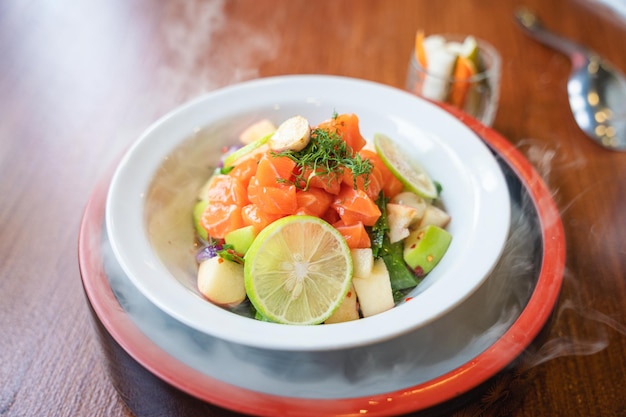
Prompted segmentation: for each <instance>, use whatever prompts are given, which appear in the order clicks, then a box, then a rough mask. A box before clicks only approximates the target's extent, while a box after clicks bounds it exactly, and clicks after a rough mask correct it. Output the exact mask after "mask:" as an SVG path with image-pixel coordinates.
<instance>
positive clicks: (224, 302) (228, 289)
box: [197, 256, 246, 307]
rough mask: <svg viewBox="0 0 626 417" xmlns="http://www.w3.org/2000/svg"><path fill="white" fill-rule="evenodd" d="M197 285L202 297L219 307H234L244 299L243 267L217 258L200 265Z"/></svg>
mask: <svg viewBox="0 0 626 417" xmlns="http://www.w3.org/2000/svg"><path fill="white" fill-rule="evenodd" d="M197 284H198V290H199V291H200V292H201V293H202V295H204V296H205V297H206V298H207V299H208V300H209V301H211V302H212V303H214V304H217V305H220V306H227V307H234V306H236V305H238V304H240V303H241V302H242V301H243V300H245V299H246V288H245V284H244V276H243V265H241V264H238V263H236V262H231V261H227V260H225V259H223V258H221V257H219V256H215V257H213V258H210V259H207V260H206V261H203V262H202V263H201V264H200V266H199V268H198V282H197Z"/></svg>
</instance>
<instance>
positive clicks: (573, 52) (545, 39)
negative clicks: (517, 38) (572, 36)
mask: <svg viewBox="0 0 626 417" xmlns="http://www.w3.org/2000/svg"><path fill="white" fill-rule="evenodd" d="M515 18H516V20H517V22H518V23H519V24H520V26H521V27H522V28H523V29H525V31H526V33H527V34H528V35H530V36H531V37H533V38H534V39H535V40H538V41H539V42H541V43H543V44H544V45H547V46H550V47H551V48H553V49H556V50H557V51H559V52H562V53H564V54H566V55H567V56H568V57H569V58H570V60H571V61H572V63H573V64H574V66H576V67H577V66H579V65H584V63H585V62H586V61H587V59H586V57H587V55H589V51H588V50H587V49H586V48H585V47H583V46H581V45H579V44H577V43H575V42H573V41H571V40H569V39H566V38H563V37H561V36H559V35H555V34H554V33H552V32H549V31H548V30H546V29H545V28H544V27H543V25H542V24H541V22H540V21H539V19H538V18H537V16H535V15H534V14H533V13H532V12H531V11H529V10H527V9H523V8H522V9H519V10H517V11H516V12H515Z"/></svg>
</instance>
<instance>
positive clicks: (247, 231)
mask: <svg viewBox="0 0 626 417" xmlns="http://www.w3.org/2000/svg"><path fill="white" fill-rule="evenodd" d="M256 235H257V233H256V232H255V231H254V227H252V226H245V227H242V228H240V229H235V230H233V231H231V232H228V233H227V234H226V236H224V241H225V242H226V244H227V245H232V246H233V249H234V250H235V251H236V252H237V253H240V254H242V255H245V254H246V252H248V249H249V248H250V245H252V241H254V238H255V237H256Z"/></svg>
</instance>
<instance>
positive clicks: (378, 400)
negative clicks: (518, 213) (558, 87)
mask: <svg viewBox="0 0 626 417" xmlns="http://www.w3.org/2000/svg"><path fill="white" fill-rule="evenodd" d="M447 110H448V111H450V112H452V113H453V114H454V115H455V116H456V117H457V118H458V119H459V120H461V121H462V122H463V123H465V124H466V125H467V126H469V127H470V128H471V129H472V130H474V132H476V133H477V134H478V135H479V136H480V137H482V139H483V140H484V141H485V142H486V143H487V144H488V145H489V146H490V147H491V148H492V149H493V150H494V151H495V152H496V153H498V154H499V155H500V156H501V157H502V158H503V159H504V160H505V161H506V162H507V163H508V164H509V165H510V166H511V167H512V168H513V170H514V171H515V172H516V173H517V175H518V176H519V177H520V179H521V180H522V182H523V184H524V186H525V187H526V188H527V190H528V192H529V194H530V197H531V198H532V200H533V203H534V204H535V207H536V209H537V212H538V215H539V222H540V225H541V230H542V240H543V244H544V249H543V250H544V253H549V254H550V255H551V256H550V257H544V259H543V264H542V268H541V272H540V276H539V280H538V285H537V287H536V288H535V290H534V293H533V295H532V296H531V299H530V300H529V302H528V304H527V305H526V307H525V308H524V310H523V311H522V313H521V314H520V316H519V317H518V319H517V320H516V321H515V323H514V324H513V325H512V326H511V328H510V329H509V330H508V331H507V332H506V333H505V334H504V335H503V336H502V337H501V338H500V339H499V340H498V341H497V342H495V343H494V344H493V345H491V346H490V347H489V348H488V349H487V350H485V351H484V352H483V353H481V354H480V355H478V356H477V357H476V358H474V359H473V360H471V361H470V362H468V363H466V364H464V365H462V366H460V367H458V368H456V369H454V370H452V371H450V372H448V373H446V374H444V375H442V376H440V377H438V378H435V379H432V380H430V381H428V382H425V383H422V384H419V385H416V386H413V387H409V388H405V389H402V390H398V391H394V392H389V393H384V394H379V395H374V396H367V397H356V398H346V399H327V400H325V399H306V398H304V399H303V398H291V397H280V396H276V395H271V394H264V393H259V392H256V391H251V390H248V389H244V388H240V387H236V386H234V385H230V384H227V383H225V382H222V381H220V380H217V379H214V378H211V377H208V376H206V375H204V374H202V373H201V372H199V371H196V370H195V369H193V368H191V367H189V366H187V365H185V364H183V363H181V362H179V361H178V360H176V359H174V358H172V357H171V356H169V355H168V354H167V353H166V352H165V351H163V350H162V349H161V348H159V347H158V346H157V345H156V344H154V343H153V342H152V341H151V340H150V339H148V338H147V337H146V336H144V335H143V333H142V332H141V331H140V330H139V329H138V328H137V327H136V326H135V325H134V324H133V323H132V321H131V319H130V318H129V317H128V316H127V315H126V313H125V311H124V310H123V309H122V307H121V306H120V305H119V303H118V302H117V299H116V298H115V295H114V294H113V292H112V290H111V288H110V286H109V285H108V280H107V277H106V275H105V272H104V268H103V264H102V256H101V253H100V250H99V249H100V238H101V228H102V224H103V218H104V205H105V204H104V203H105V201H106V194H107V190H108V183H109V179H110V176H108V175H107V176H105V178H104V179H102V180H101V181H100V182H99V183H98V184H97V186H96V187H95V189H94V192H93V193H92V195H91V197H90V199H89V201H88V203H87V205H86V207H85V210H84V214H83V218H82V221H81V225H80V231H79V245H78V259H79V267H80V272H81V276H82V281H83V287H84V290H85V293H86V295H87V298H88V299H89V302H90V304H91V306H92V308H93V310H94V312H95V313H96V315H97V316H98V318H99V319H100V321H101V322H102V324H103V326H104V327H105V329H106V330H107V331H108V332H109V334H110V335H111V337H113V339H114V340H115V341H116V342H117V343H118V344H119V345H120V346H121V347H122V348H123V349H124V350H125V351H126V352H127V353H128V354H129V355H130V356H131V357H133V359H135V360H136V361H137V362H138V363H140V364H141V365H142V366H143V367H144V368H145V369H147V370H148V371H150V372H151V373H153V374H154V375H156V376H157V377H159V378H160V379H161V380H163V381H165V382H167V383H169V384H170V385H172V386H174V387H176V388H178V389H180V390H181V391H183V392H186V393H187V394H189V395H192V396H194V397H196V398H198V399H201V400H203V401H206V402H209V403H212V404H215V405H218V406H220V407H224V408H227V409H230V410H234V411H237V412H242V413H247V414H255V415H263V416H276V415H290V416H301V417H320V416H324V415H328V416H330V415H332V416H363V415H368V416H389V415H397V414H405V413H410V412H415V411H419V410H424V409H427V408H429V407H432V406H435V405H439V404H442V403H444V402H446V401H449V400H451V399H453V398H455V397H457V396H458V395H460V394H463V393H465V392H468V391H470V390H471V389H473V388H475V387H477V386H479V385H480V384H481V383H483V382H485V381H487V380H488V379H489V378H491V377H493V376H495V375H496V374H497V373H498V372H500V371H502V370H503V369H504V368H505V367H506V366H507V365H509V364H510V363H511V362H512V361H513V360H515V359H516V358H517V357H518V356H519V355H520V354H521V353H522V352H523V351H524V350H525V349H526V347H528V345H530V343H531V342H532V341H533V340H534V339H535V338H536V336H537V335H538V334H539V332H540V330H541V329H542V328H543V326H544V324H545V323H546V322H547V320H548V318H549V317H550V314H551V313H552V310H553V308H554V305H555V304H556V301H557V299H558V296H559V294H560V290H561V284H562V280H563V272H564V268H565V238H564V232H563V226H562V223H561V219H560V215H559V212H558V209H557V207H556V204H555V203H554V201H553V199H552V196H551V193H550V191H549V189H548V188H547V186H546V185H545V183H544V181H543V179H542V178H541V177H540V176H539V174H538V173H537V172H536V171H535V169H534V168H533V167H532V165H531V164H530V163H529V162H528V161H527V160H526V159H525V158H524V156H523V155H522V154H521V153H520V152H519V151H518V150H517V149H516V148H515V147H514V146H513V145H512V144H511V143H510V142H508V141H507V140H506V139H505V138H503V137H502V136H501V135H499V134H498V133H497V132H495V131H494V130H492V129H490V128H487V127H485V126H483V125H482V124H480V122H478V121H476V120H475V119H473V118H471V117H469V116H466V115H464V114H463V113H460V112H458V111H455V110H451V109H447ZM94 242H96V243H95V244H94Z"/></svg>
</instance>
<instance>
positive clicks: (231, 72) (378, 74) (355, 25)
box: [0, 0, 626, 417]
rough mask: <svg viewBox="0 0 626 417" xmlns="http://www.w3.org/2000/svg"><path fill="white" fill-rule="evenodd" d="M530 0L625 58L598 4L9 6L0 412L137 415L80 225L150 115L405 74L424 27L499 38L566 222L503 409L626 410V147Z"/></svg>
mask: <svg viewBox="0 0 626 417" xmlns="http://www.w3.org/2000/svg"><path fill="white" fill-rule="evenodd" d="M520 6H525V7H528V8H530V9H532V10H534V11H536V13H537V14H538V15H539V16H540V18H541V19H542V20H543V21H544V23H545V24H546V26H548V27H549V28H550V29H552V30H554V31H555V32H558V33H560V34H563V35H565V36H568V37H570V38H572V39H574V40H576V41H578V42H580V43H582V44H585V45H586V46H588V47H590V48H592V49H595V50H596V51H597V52H599V53H600V54H602V55H604V56H605V57H607V58H608V59H609V60H611V61H612V62H613V63H614V65H615V66H617V67H618V68H621V69H622V70H623V71H624V72H626V42H625V41H624V39H625V38H626V20H624V19H626V18H622V17H619V16H617V15H616V14H615V13H614V12H612V11H610V10H608V9H606V8H604V7H603V6H602V5H600V4H599V3H595V2H593V1H592V0H551V1H543V0H526V1H521V0H468V1H455V0H439V1H432V0H334V1H333V0H316V1H306V0H206V1H203V0H172V1H156V0H152V1H150V0H129V1H127V0H94V1H85V2H80V1H70V0H59V1H33V0H5V1H2V2H0V238H1V239H0V416H48V415H49V416H130V415H132V414H131V411H130V410H129V409H128V408H126V406H125V405H124V403H123V401H122V400H121V399H120V397H119V396H118V395H117V393H116V391H115V389H114V388H113V385H112V384H111V381H110V380H109V378H108V377H107V375H106V373H105V371H104V366H103V362H102V355H101V352H100V350H99V343H98V339H97V338H96V335H95V334H96V333H95V329H94V326H93V324H92V322H91V320H90V317H89V310H88V305H87V302H86V299H85V296H84V294H83V291H82V287H81V279H80V274H79V270H78V261H77V239H78V229H79V223H80V219H81V215H82V212H83V209H84V206H85V204H86V202H87V200H88V198H89V195H90V193H91V190H92V189H93V187H94V185H95V184H96V183H97V181H98V179H99V178H100V177H101V176H102V175H103V174H104V173H105V172H106V171H107V170H108V169H110V167H111V166H112V165H113V164H114V163H115V161H116V160H117V159H118V158H119V156H120V155H121V154H122V153H123V151H124V150H125V149H126V148H127V147H128V146H129V145H130V144H131V143H132V142H133V141H134V140H135V138H137V136H138V135H139V134H140V133H141V132H142V131H143V130H144V129H145V128H146V127H147V126H148V125H149V124H150V123H151V122H153V121H154V120H155V119H157V118H158V117H160V116H161V115H163V114H164V113H166V112H167V111H169V110H171V109H172V108H174V107H176V106H177V105H179V104H181V103H184V102H185V101H187V100H189V99H191V98H194V97H197V96H198V95H200V94H203V93H205V92H208V91H212V90H214V89H216V88H219V87H222V86H226V85H230V84H233V83H237V82H240V81H244V80H249V79H255V78H259V77H266V76H273V75H282V74H304V73H314V74H337V75H345V76H350V77H356V78H363V79H368V80H373V81H377V82H380V83H384V84H388V85H391V86H395V87H402V86H403V83H404V77H405V72H406V67H407V60H408V57H409V54H410V53H411V50H412V47H413V40H414V35H415V31H416V30H417V29H418V28H422V29H424V30H425V32H426V33H446V32H447V33H450V32H454V33H463V34H473V35H475V36H477V37H479V38H482V39H485V40H487V41H489V42H490V43H492V44H493V45H494V46H495V47H496V48H497V49H498V50H499V51H500V53H501V55H502V62H503V65H502V84H501V97H500V105H499V108H498V113H497V117H496V119H495V122H494V124H493V128H494V129H495V130H497V131H498V132H500V133H501V134H502V135H504V136H505V137H506V138H508V139H509V140H510V141H511V142H512V143H513V144H515V146H516V147H517V148H518V149H519V150H520V151H522V152H523V154H524V155H526V157H527V158H528V159H529V160H530V162H531V163H532V164H533V165H534V166H535V167H536V169H537V170H538V171H539V172H540V173H541V174H542V176H543V177H544V179H545V181H546V182H547V184H548V185H549V187H550V189H551V190H552V192H553V195H554V199H555V201H556V202H557V204H558V206H559V209H560V211H561V216H562V221H563V224H564V227H565V233H566V243H567V264H566V273H565V284H564V288H563V293H562V296H561V299H560V302H559V304H558V305H557V314H556V316H555V321H554V323H553V326H552V328H551V329H550V331H549V333H548V335H547V338H546V342H545V343H544V344H542V345H541V346H539V348H538V350H537V351H536V352H533V356H532V357H533V361H534V362H533V372H532V378H529V379H528V380H527V381H526V386H525V388H524V389H520V390H516V389H515V387H513V386H509V387H508V388H504V389H503V391H502V392H501V393H500V394H501V395H510V396H516V401H515V402H514V404H516V405H515V407H510V409H500V410H499V411H498V413H499V415H511V416H515V417H536V416H563V417H574V416H581V417H583V416H584V417H589V416H603V417H605V416H607V417H618V416H626V391H625V389H624V382H625V381H626V153H618V152H610V151H606V150H603V149H601V148H600V147H598V146H597V145H596V144H594V143H592V142H591V141H590V140H588V139H587V138H586V137H585V136H584V135H583V133H582V132H581V131H580V130H579V129H578V128H577V126H576V125H575V123H574V119H573V117H572V115H571V113H570V111H569V108H568V104H567V94H566V89H565V83H566V78H567V75H568V73H569V69H570V65H569V62H568V60H567V58H566V57H565V56H563V55H561V54H559V53H557V52H555V51H553V50H550V49H548V48H546V47H544V46H542V45H539V44H537V43H535V42H533V41H532V40H530V39H529V38H527V37H526V36H525V35H524V34H523V33H522V32H521V31H520V30H519V28H518V27H517V26H516V24H515V22H514V21H513V12H514V10H515V9H516V8H517V7H520ZM477 401H481V400H480V399H477ZM476 409H478V407H476V408H475V410H476ZM211 410H212V411H211V412H210V414H207V415H215V416H219V415H227V414H226V412H224V413H222V412H221V411H220V410H219V409H211ZM459 415H460V414H459ZM463 415H487V414H480V413H479V412H478V411H476V412H473V411H472V410H471V409H468V410H466V414H463Z"/></svg>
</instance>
